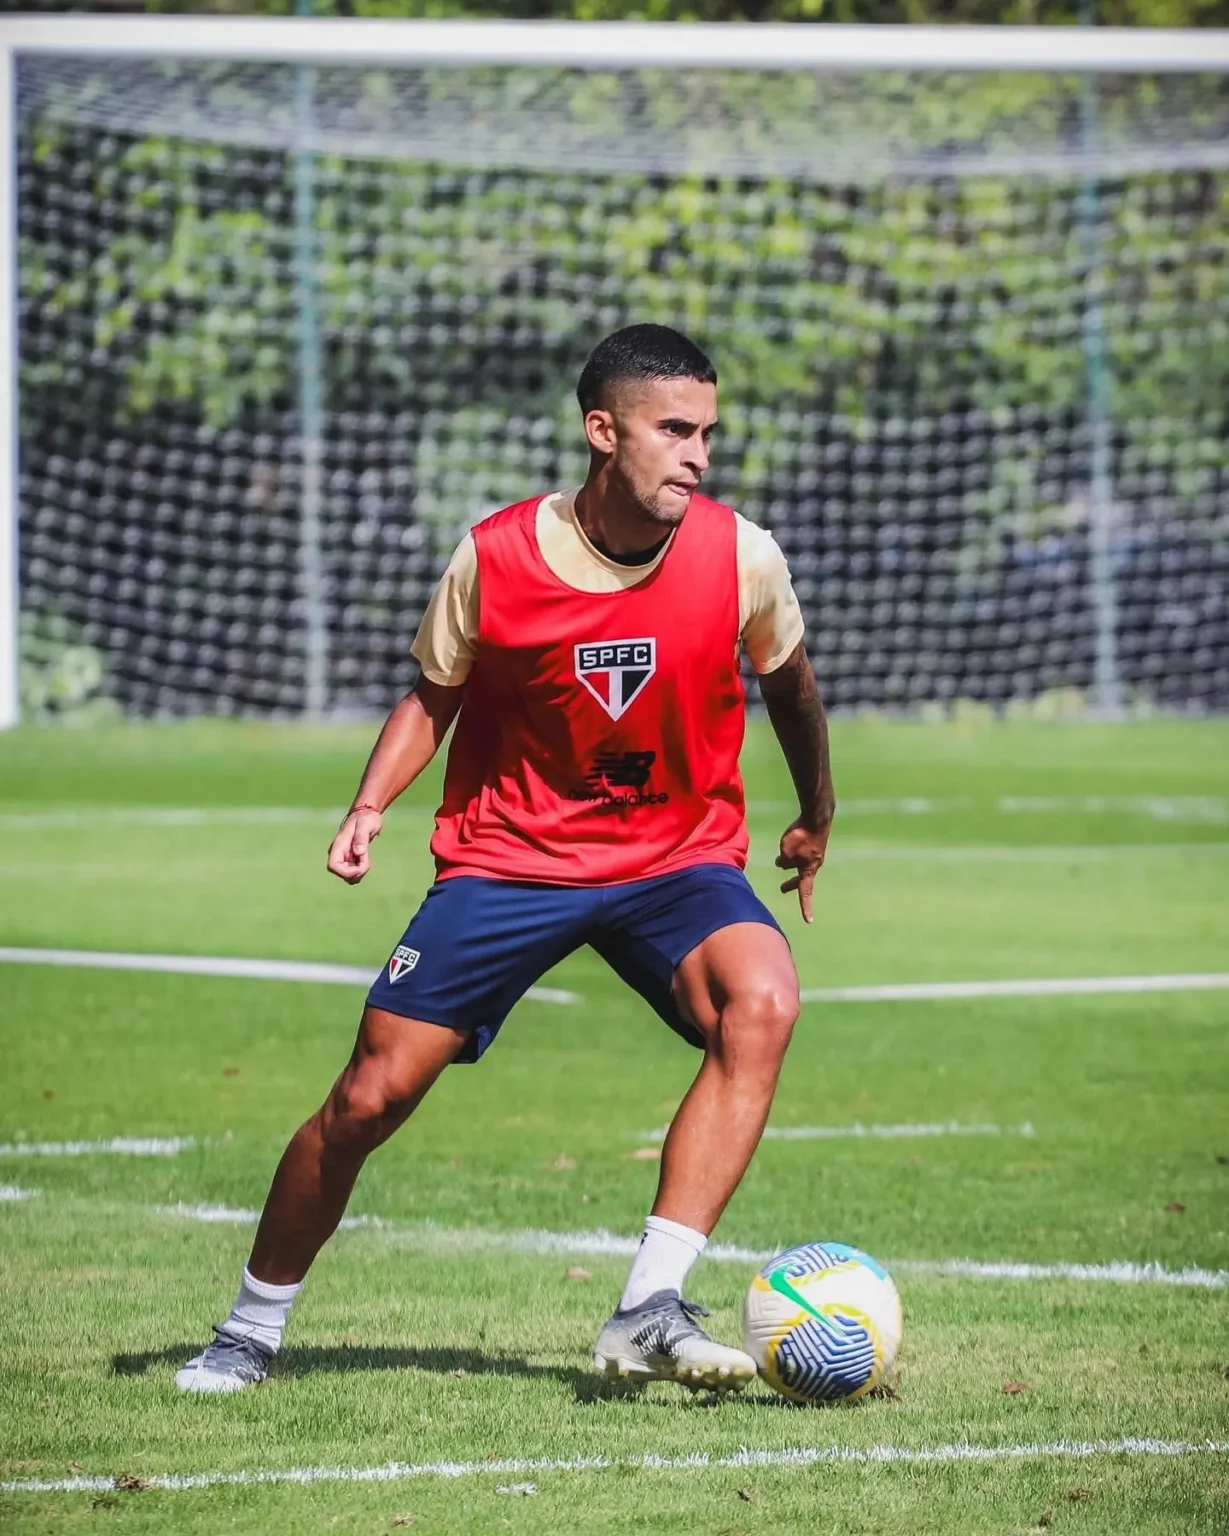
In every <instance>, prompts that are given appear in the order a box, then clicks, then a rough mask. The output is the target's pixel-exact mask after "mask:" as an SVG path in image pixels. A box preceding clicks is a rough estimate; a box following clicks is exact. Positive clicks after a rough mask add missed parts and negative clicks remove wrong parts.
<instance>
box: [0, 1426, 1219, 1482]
mask: <svg viewBox="0 0 1229 1536" xmlns="http://www.w3.org/2000/svg"><path fill="white" fill-rule="evenodd" d="M1226 1452H1229V1441H1226V1440H1205V1441H1191V1440H1154V1439H1150V1438H1144V1437H1140V1436H1130V1437H1126V1438H1124V1439H1121V1440H1048V1441H1041V1442H1039V1443H1035V1444H1018V1445H970V1444H968V1443H967V1442H961V1443H959V1444H955V1445H936V1446H929V1447H928V1446H919V1447H913V1446H904V1445H869V1446H845V1445H827V1446H803V1447H800V1448H798V1449H795V1450H769V1451H757V1450H741V1451H735V1452H734V1454H733V1455H732V1456H714V1455H712V1454H710V1453H709V1452H707V1451H694V1452H692V1453H691V1454H690V1455H687V1456H657V1455H652V1454H650V1455H645V1456H628V1457H625V1458H622V1459H615V1458H614V1457H610V1456H570V1457H560V1456H517V1457H506V1458H505V1457H501V1458H498V1459H496V1460H492V1461H422V1462H407V1461H386V1462H383V1463H381V1464H380V1465H379V1466H374V1467H344V1466H343V1467H337V1466H333V1467H328V1466H325V1467H287V1468H285V1469H284V1470H281V1471H278V1470H274V1469H268V1470H252V1471H240V1472H171V1473H155V1474H154V1475H153V1476H151V1477H149V1478H146V1479H144V1480H143V1481H144V1484H145V1486H146V1487H148V1488H151V1489H155V1488H156V1489H161V1490H164V1491H166V1492H168V1493H185V1492H188V1491H190V1490H191V1489H194V1488H219V1487H245V1486H249V1485H254V1484H255V1485H260V1484H271V1483H292V1484H300V1485H304V1484H312V1483H399V1482H408V1481H410V1480H411V1479H413V1478H421V1477H438V1478H447V1479H453V1480H455V1479H458V1478H469V1477H485V1476H488V1475H491V1474H494V1475H496V1476H508V1475H509V1474H514V1473H523V1472H611V1471H636V1472H723V1471H743V1470H745V1469H747V1468H751V1467H781V1468H783V1469H784V1468H788V1469H798V1470H802V1469H805V1468H807V1467H814V1466H838V1467H839V1466H876V1467H883V1466H893V1465H905V1466H918V1465H921V1466H928V1465H938V1466H942V1465H945V1464H950V1463H958V1462H974V1463H978V1464H984V1463H986V1462H994V1461H1059V1460H1071V1461H1087V1460H1090V1459H1091V1458H1092V1457H1094V1456H1167V1457H1178V1456H1209V1455H1211V1456H1223V1455H1225V1454H1226ZM116 1486H117V1485H116V1479H115V1478H114V1477H58V1478H37V1477H21V1478H14V1479H12V1480H11V1481H10V1482H4V1483H0V1493H104V1492H106V1490H107V1489H109V1488H114V1487H116Z"/></svg>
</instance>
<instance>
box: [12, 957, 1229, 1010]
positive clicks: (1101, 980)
mask: <svg viewBox="0 0 1229 1536" xmlns="http://www.w3.org/2000/svg"><path fill="white" fill-rule="evenodd" d="M6 964H7V965H52V966H84V967H87V968H94V969H99V970H116V971H158V972H170V973H172V974H175V975H187V976H224V977H238V978H242V979H247V980H255V981H315V982H326V983H336V984H340V985H344V986H367V985H369V984H370V982H371V980H372V978H373V976H374V974H375V973H374V972H373V971H370V970H368V969H367V968H366V967H364V966H355V965H324V964H321V963H319V962H317V961H310V960H246V959H241V958H237V957H228V956H213V955H139V954H121V953H118V952H114V951H111V950H83V949H21V948H0V965H6ZM1226 987H1229V972H1215V973H1214V972H1207V973H1196V974H1189V975H1173V976H1084V977H1079V976H1073V977H1060V978H1057V979H1055V980H1045V979H1040V978H1039V979H1033V978H1026V979H1025V980H1022V981H935V982H919V983H904V984H892V985H886V986H874V987H808V988H804V989H803V991H802V993H801V997H802V1001H803V1002H804V1003H884V1002H892V1003H907V1002H926V1001H930V1000H933V999H942V998H984V997H1075V996H1095V995H1100V994H1103V993H1115V992H1201V991H1219V990H1222V989H1224V988H1226ZM525 995H526V996H527V997H529V998H531V999H532V1000H533V1001H534V1002H539V1003H558V1004H561V1005H564V1006H567V1005H570V1004H577V1003H580V1002H581V1001H582V999H581V998H580V997H579V996H578V995H577V993H575V992H568V991H565V990H564V989H562V988H560V987H530V989H529V991H528V992H527V993H526V994H525Z"/></svg>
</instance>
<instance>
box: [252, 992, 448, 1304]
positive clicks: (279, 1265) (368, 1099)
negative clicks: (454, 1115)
mask: <svg viewBox="0 0 1229 1536" xmlns="http://www.w3.org/2000/svg"><path fill="white" fill-rule="evenodd" d="M465 1039H466V1037H465V1035H463V1034H461V1033H459V1032H458V1031H456V1030H452V1029H445V1028H443V1027H442V1026H441V1025H439V1024H425V1023H422V1022H420V1021H419V1020H417V1019H403V1018H401V1017H400V1015H398V1014H395V1013H385V1012H383V1011H381V1010H380V1009H377V1008H366V1009H364V1011H363V1018H362V1022H361V1023H360V1025H359V1031H358V1039H357V1040H356V1041H355V1045H354V1052H353V1055H352V1056H351V1057H350V1061H349V1064H348V1065H347V1066H346V1069H345V1071H344V1072H343V1073H342V1074H341V1076H340V1077H339V1078H338V1079H337V1081H336V1083H335V1084H334V1085H333V1088H332V1091H331V1092H330V1093H329V1096H328V1098H327V1099H326V1100H325V1101H324V1103H323V1104H322V1105H321V1107H320V1108H319V1109H318V1110H317V1111H316V1113H315V1114H314V1115H313V1116H312V1117H311V1119H310V1120H308V1121H307V1123H306V1124H305V1125H302V1126H300V1127H299V1129H298V1130H297V1131H296V1132H295V1134H294V1137H293V1138H292V1140H291V1142H290V1145H289V1146H288V1147H287V1148H286V1150H285V1152H284V1153H283V1154H282V1160H281V1162H280V1163H279V1164H278V1166H277V1172H276V1173H275V1174H274V1175H273V1184H272V1186H271V1188H270V1190H269V1194H268V1198H267V1199H266V1200H265V1208H264V1211H263V1213H262V1215H261V1218H260V1226H259V1227H258V1228H257V1230H256V1242H255V1244H254V1246H253V1248H252V1257H251V1258H250V1259H249V1260H248V1269H249V1271H250V1273H251V1274H252V1275H254V1276H255V1277H256V1279H258V1280H264V1281H266V1282H267V1283H268V1284H270V1285H293V1284H294V1283H295V1282H296V1281H299V1280H302V1278H303V1276H304V1275H305V1274H306V1273H307V1271H308V1269H309V1267H310V1265H311V1262H312V1260H313V1259H314V1258H315V1257H316V1254H317V1253H319V1251H320V1249H321V1248H322V1247H323V1246H324V1244H325V1243H326V1242H327V1241H328V1239H329V1238H330V1237H331V1236H332V1235H333V1233H334V1232H335V1231H336V1229H337V1223H338V1222H339V1221H340V1220H341V1218H342V1215H343V1213H344V1211H345V1209H346V1204H347V1202H348V1201H349V1199H350V1192H351V1191H352V1190H353V1188H354V1181H355V1180H356V1179H357V1178H358V1175H359V1170H360V1169H361V1168H362V1166H363V1163H364V1162H365V1161H366V1159H367V1156H368V1154H369V1153H370V1152H372V1151H374V1150H375V1148H376V1147H378V1146H379V1145H380V1143H381V1142H382V1141H386V1140H387V1139H388V1137H390V1136H391V1135H392V1133H393V1132H394V1131H395V1130H396V1129H397V1127H398V1126H399V1125H401V1124H403V1123H404V1121H405V1120H406V1119H407V1118H408V1117H409V1115H410V1114H412V1112H413V1111H414V1110H415V1109H416V1108H417V1106H418V1105H419V1104H420V1103H421V1102H422V1099H423V1097H424V1095H425V1094H426V1092H427V1090H428V1089H429V1088H430V1087H431V1085H432V1083H434V1082H435V1080H436V1078H437V1077H438V1076H439V1075H440V1073H441V1072H442V1071H443V1070H444V1068H445V1067H446V1066H447V1065H448V1063H449V1062H450V1061H452V1060H454V1058H455V1057H456V1056H457V1054H458V1053H459V1051H460V1050H461V1047H462V1046H463V1045H464V1044H465Z"/></svg>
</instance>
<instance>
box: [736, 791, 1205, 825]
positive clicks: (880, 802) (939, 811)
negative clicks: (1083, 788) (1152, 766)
mask: <svg viewBox="0 0 1229 1536" xmlns="http://www.w3.org/2000/svg"><path fill="white" fill-rule="evenodd" d="M975 809H976V810H986V811H993V812H996V813H997V814H998V815H1000V816H1053V815H1070V814H1077V815H1084V816H1142V817H1144V818H1145V819H1146V820H1148V821H1168V822H1175V821H1186V822H1194V823H1198V824H1202V825H1205V826H1208V825H1210V826H1223V825H1224V824H1226V823H1229V795H1000V796H998V797H997V798H994V799H989V798H988V799H984V800H983V799H975V798H973V797H972V796H970V795H903V796H897V797H883V798H879V799H856V798H854V799H846V800H841V801H839V802H838V806H837V814H838V816H840V817H846V816H942V815H944V814H946V813H948V812H951V811H969V810H975ZM747 811H748V813H749V814H750V815H752V816H780V815H786V814H788V815H791V816H793V815H797V813H798V807H797V805H795V804H794V803H793V801H790V800H750V801H748V802H747Z"/></svg>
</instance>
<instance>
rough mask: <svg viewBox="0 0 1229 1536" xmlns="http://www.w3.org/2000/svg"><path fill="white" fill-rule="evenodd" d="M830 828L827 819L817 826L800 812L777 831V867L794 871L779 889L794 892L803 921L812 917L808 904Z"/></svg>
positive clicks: (824, 852) (826, 847) (811, 909)
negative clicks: (798, 815)
mask: <svg viewBox="0 0 1229 1536" xmlns="http://www.w3.org/2000/svg"><path fill="white" fill-rule="evenodd" d="M831 830H832V822H831V821H830V820H829V821H826V822H824V823H823V824H822V825H819V826H817V825H815V824H814V823H812V822H807V821H805V820H803V818H802V817H801V816H800V817H799V818H798V820H797V821H794V822H791V823H790V825H789V826H788V827H786V829H785V831H784V832H783V833H782V835H781V852H780V853H779V854H778V855H777V868H778V869H796V870H797V871H798V873H797V874H796V875H791V876H790V878H789V879H788V880H786V881H785V883H784V884H783V885H782V886H781V890H782V891H783V892H785V891H797V892H798V905H799V906H800V907H801V908H802V920H803V922H804V923H811V922H814V921H815V914H814V911H813V908H812V895H813V892H814V889H815V876H816V875H817V874H818V872H819V867H820V865H821V864H822V863H823V862H824V858H825V857H826V855H827V852H828V834H829V833H830V832H831Z"/></svg>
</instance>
